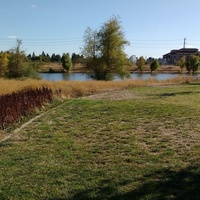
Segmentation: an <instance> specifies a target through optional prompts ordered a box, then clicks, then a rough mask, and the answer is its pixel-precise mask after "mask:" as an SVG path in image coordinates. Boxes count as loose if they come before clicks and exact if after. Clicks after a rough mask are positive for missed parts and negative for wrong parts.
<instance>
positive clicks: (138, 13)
mask: <svg viewBox="0 0 200 200" xmlns="http://www.w3.org/2000/svg"><path fill="white" fill-rule="evenodd" d="M112 16H119V17H120V21H121V26H122V27H123V30H124V32H125V37H126V39H127V40H128V41H130V43H131V45H130V46H128V47H127V48H126V49H125V52H126V53H127V55H128V56H131V55H136V56H137V57H139V56H144V57H156V58H159V57H162V55H163V54H165V53H168V52H169V51H170V50H171V49H179V48H182V47H183V40H184V38H186V47H194V48H199V49H200V25H199V20H200V1H199V0H0V19H1V20H0V29H1V30H0V51H1V50H2V51H5V50H9V49H11V48H12V47H13V46H15V43H16V38H19V39H21V40H22V44H23V45H22V48H23V50H25V52H26V53H27V54H29V53H31V54H32V53H33V52H35V54H36V55H38V54H40V53H42V51H44V52H45V53H49V54H50V55H51V54H52V53H56V54H62V53H63V52H69V53H70V54H72V53H73V52H75V53H81V47H82V46H83V35H84V31H85V30H86V28H87V27H91V28H93V29H99V28H100V26H101V25H102V24H103V23H104V22H106V21H107V20H108V19H110V18H111V17H112Z"/></svg>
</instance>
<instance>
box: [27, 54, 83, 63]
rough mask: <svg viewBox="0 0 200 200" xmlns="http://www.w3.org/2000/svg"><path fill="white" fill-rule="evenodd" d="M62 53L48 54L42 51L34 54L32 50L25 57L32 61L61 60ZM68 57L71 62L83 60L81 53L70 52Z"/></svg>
mask: <svg viewBox="0 0 200 200" xmlns="http://www.w3.org/2000/svg"><path fill="white" fill-rule="evenodd" d="M64 54H65V53H63V54H62V55H60V54H55V53H53V54H52V55H51V56H50V55H49V54H48V53H45V52H44V51H43V52H42V53H41V54H39V55H36V54H35V52H33V53H32V54H28V56H27V57H28V58H29V59H30V60H31V61H33V62H34V61H40V62H62V58H63V56H64ZM70 59H71V61H72V63H73V64H75V63H80V62H84V57H83V55H79V54H76V53H72V55H71V57H70Z"/></svg>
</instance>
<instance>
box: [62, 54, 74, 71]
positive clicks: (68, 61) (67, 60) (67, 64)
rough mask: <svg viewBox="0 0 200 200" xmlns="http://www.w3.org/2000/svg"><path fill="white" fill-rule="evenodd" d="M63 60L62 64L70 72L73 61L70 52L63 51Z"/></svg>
mask: <svg viewBox="0 0 200 200" xmlns="http://www.w3.org/2000/svg"><path fill="white" fill-rule="evenodd" d="M61 62H62V66H63V68H64V69H65V70H67V73H68V72H69V70H70V68H71V66H72V63H71V59H70V56H69V53H66V54H65V53H63V55H62V58H61Z"/></svg>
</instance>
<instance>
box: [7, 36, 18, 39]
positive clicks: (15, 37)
mask: <svg viewBox="0 0 200 200" xmlns="http://www.w3.org/2000/svg"><path fill="white" fill-rule="evenodd" d="M8 38H10V39H17V38H18V37H17V36H16V35H9V36H8Z"/></svg>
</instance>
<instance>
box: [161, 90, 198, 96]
mask: <svg viewBox="0 0 200 200" xmlns="http://www.w3.org/2000/svg"><path fill="white" fill-rule="evenodd" d="M193 93H194V92H191V91H187V92H175V93H171V92H170V93H164V94H161V95H160V97H168V96H176V95H189V94H193ZM195 93H196V92H195Z"/></svg>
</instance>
